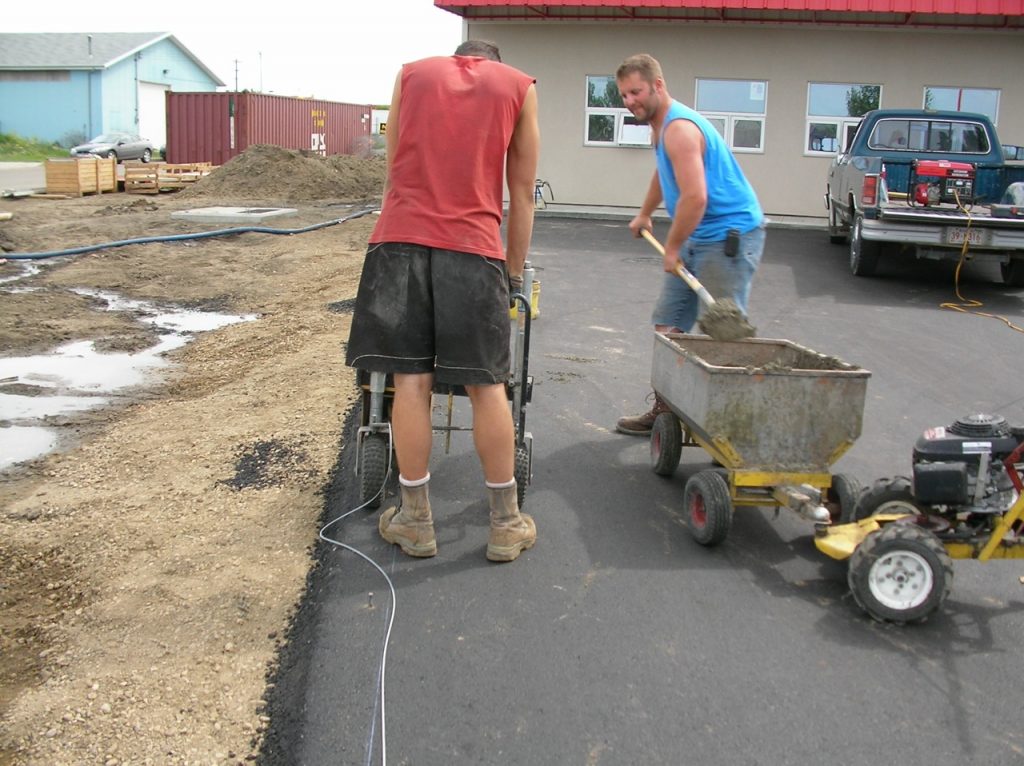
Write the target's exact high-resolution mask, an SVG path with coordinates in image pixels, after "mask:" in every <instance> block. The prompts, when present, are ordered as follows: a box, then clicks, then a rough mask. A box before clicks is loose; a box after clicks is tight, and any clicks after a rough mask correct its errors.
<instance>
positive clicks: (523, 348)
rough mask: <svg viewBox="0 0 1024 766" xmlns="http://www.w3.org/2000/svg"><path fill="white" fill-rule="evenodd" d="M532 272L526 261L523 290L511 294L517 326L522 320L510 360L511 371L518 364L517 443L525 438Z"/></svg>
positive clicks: (514, 411) (515, 398)
mask: <svg viewBox="0 0 1024 766" xmlns="http://www.w3.org/2000/svg"><path fill="white" fill-rule="evenodd" d="M533 274H534V271H533V267H532V266H531V265H530V262H529V261H527V262H526V263H525V264H524V269H523V275H524V276H525V277H526V279H525V280H524V282H523V290H524V292H521V293H512V295H511V297H512V298H513V299H514V300H515V302H516V304H517V308H518V309H519V311H518V312H517V314H516V325H517V328H519V322H520V320H521V321H522V326H521V329H517V337H516V347H515V358H514V359H513V360H512V364H513V372H515V368H516V367H517V366H518V371H519V375H520V377H519V379H518V380H517V379H516V376H515V375H514V374H513V376H512V383H513V389H512V418H513V421H514V422H515V424H516V431H517V435H518V436H517V445H521V444H522V443H523V441H524V440H525V438H526V437H525V435H526V404H527V400H528V393H529V392H528V390H527V387H528V386H529V385H530V371H529V366H530V325H531V324H532V322H533V305H532V294H533V281H534V280H533ZM526 293H529V295H527V294H526Z"/></svg>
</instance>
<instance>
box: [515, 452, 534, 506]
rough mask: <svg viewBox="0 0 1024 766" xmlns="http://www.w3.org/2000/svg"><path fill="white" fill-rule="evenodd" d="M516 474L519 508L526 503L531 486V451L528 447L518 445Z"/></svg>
mask: <svg viewBox="0 0 1024 766" xmlns="http://www.w3.org/2000/svg"><path fill="white" fill-rule="evenodd" d="M513 470H514V472H515V473H514V476H515V480H516V501H517V502H518V503H519V510H522V509H523V506H524V505H525V504H526V488H527V487H529V486H530V479H531V476H530V453H529V452H527V451H526V447H516V462H515V467H514V468H513Z"/></svg>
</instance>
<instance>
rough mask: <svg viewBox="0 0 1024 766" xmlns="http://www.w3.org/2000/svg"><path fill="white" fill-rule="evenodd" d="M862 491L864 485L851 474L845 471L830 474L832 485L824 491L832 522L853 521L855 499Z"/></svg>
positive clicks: (855, 506) (846, 522) (855, 505)
mask: <svg viewBox="0 0 1024 766" xmlns="http://www.w3.org/2000/svg"><path fill="white" fill-rule="evenodd" d="M863 491H864V487H863V486H861V483H860V482H859V481H857V479H855V478H854V477H853V476H850V475H849V474H845V473H836V474H833V475H832V486H831V487H829V489H828V492H827V493H826V497H825V507H826V508H828V512H829V515H830V516H831V517H832V523H833V524H848V523H850V522H851V521H854V512H855V510H856V508H857V500H858V498H860V493H861V492H863Z"/></svg>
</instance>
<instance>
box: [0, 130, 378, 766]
mask: <svg viewBox="0 0 1024 766" xmlns="http://www.w3.org/2000/svg"><path fill="white" fill-rule="evenodd" d="M383 175H384V166H383V161H381V160H378V159H357V158H329V159H321V158H309V157H305V156H302V155H300V154H298V153H295V152H288V151H285V150H280V149H274V148H271V147H254V148H253V149H250V150H249V151H248V152H246V153H245V154H243V155H240V156H239V157H237V158H235V159H234V160H232V162H230V163H228V164H226V165H224V166H223V167H221V168H219V169H217V170H215V171H214V173H213V174H212V175H210V176H209V177H207V178H206V179H203V180H202V181H200V182H199V183H198V184H196V185H195V187H193V188H190V189H188V190H186V191H181V192H177V193H173V194H170V193H164V194H160V195H158V196H141V195H129V194H125V193H115V194H104V195H101V196H96V195H92V196H86V197H81V198H72V199H20V200H2V201H0V212H11V213H13V217H12V218H11V219H10V220H8V221H4V222H0V249H2V250H4V251H6V252H8V253H10V252H41V251H50V250H57V249H64V248H69V247H73V246H80V245H86V244H95V243H105V242H113V241H118V240H123V239H133V238H137V237H143V236H147V237H148V236H155V235H162V234H179V233H187V232H193V231H197V230H202V229H203V228H204V226H203V225H197V224H191V223H183V222H181V221H177V220H175V219H172V218H171V215H170V214H171V213H172V212H173V211H175V210H181V209H187V208H196V207H209V206H223V205H243V206H260V207H264V206H266V207H276V206H289V207H294V208H296V209H297V211H298V212H297V214H296V215H295V216H292V217H289V218H281V219H276V220H275V221H274V222H273V225H274V226H278V227H281V228H299V227H303V226H307V225H311V224H314V223H321V222H327V221H340V220H341V219H342V218H345V217H346V216H347V215H350V214H352V213H353V212H357V211H360V210H365V209H367V207H369V206H373V205H375V204H378V202H379V195H380V192H381V189H382V186H383ZM373 220H374V218H373V216H366V217H360V218H357V219H354V220H349V221H347V222H344V223H337V224H336V225H331V226H327V227H324V228H321V229H318V230H316V231H313V232H310V233H304V234H298V235H293V236H277V235H268V234H254V233H247V234H232V235H229V236H224V237H215V238H207V239H200V240H188V241H184V242H175V243H155V244H147V245H131V246H126V247H119V248H114V249H104V250H100V251H98V252H96V253H92V254H87V255H78V256H74V257H65V258H59V259H47V260H46V261H38V262H34V263H35V264H36V265H38V266H39V269H38V271H36V270H35V269H26V267H25V265H24V262H14V261H7V262H6V263H0V279H8V280H9V281H5V282H3V283H0V348H2V349H3V351H2V352H0V356H4V357H16V356H24V355H27V354H40V353H46V352H48V351H51V350H53V349H54V348H56V347H58V346H60V345H61V344H65V343H68V342H70V341H76V340H90V341H94V342H95V344H94V345H95V348H96V349H97V350H99V351H101V352H103V353H107V354H113V353H136V352H140V351H141V350H143V349H145V348H147V347H149V346H151V345H152V344H153V342H154V340H155V338H154V332H153V330H152V328H151V327H150V326H148V325H146V324H144V323H142V322H141V321H139V320H140V317H139V316H138V315H137V314H135V313H133V312H131V311H127V312H124V311H122V312H114V311H109V310H108V306H107V304H106V301H104V300H102V299H100V298H97V297H93V296H89V295H83V294H82V293H81V292H79V291H80V290H81V289H82V288H85V289H90V290H93V291H102V292H103V293H104V294H106V293H112V294H115V295H117V296H120V297H124V298H132V299H139V300H144V301H149V302H152V303H155V304H157V305H159V306H176V307H182V306H186V307H190V308H193V309H198V310H216V311H219V312H229V313H235V314H253V315H256V316H257V317H258V318H257V319H255V320H254V321H247V322H240V323H236V324H231V325H229V326H225V327H222V328H221V329H218V330H214V331H209V332H203V333H199V334H197V335H196V336H195V338H194V339H193V340H192V341H191V342H190V343H188V344H187V345H185V346H184V347H183V348H181V349H178V350H176V351H173V352H170V353H169V354H167V359H168V361H169V362H170V365H169V367H168V368H167V370H166V371H165V372H163V373H162V374H161V375H159V376H156V375H154V376H152V377H151V378H150V379H149V380H147V382H146V383H145V384H144V385H142V386H139V387H137V388H134V389H132V390H131V391H129V392H127V393H122V394H121V395H118V396H116V397H114V398H113V399H114V401H113V402H112V404H111V405H110V406H108V407H106V408H103V409H101V410H94V411H89V412H87V413H83V414H80V415H75V416H62V417H60V418H52V419H51V420H50V422H49V423H48V425H49V426H51V427H52V428H54V429H55V430H56V431H57V432H58V433H59V434H60V446H59V448H58V450H57V451H56V452H54V453H52V454H50V455H48V456H46V457H43V458H39V459H37V460H34V461H31V462H29V463H25V464H21V465H18V466H15V467H14V468H11V469H8V470H6V471H4V472H2V473H0V508H2V509H3V510H2V511H0V538H2V539H3V541H4V544H3V546H2V549H0V716H2V719H0V721H2V725H0V764H4V765H6V764H46V765H47V766H53V765H56V764H76V765H77V764H105V765H106V766H113V765H114V764H234V763H245V762H251V761H254V760H256V759H257V758H258V757H259V753H260V750H261V744H262V733H263V732H264V730H265V727H266V723H267V718H266V716H265V710H264V694H265V692H266V690H267V683H268V681H267V679H268V677H269V674H271V673H272V672H273V669H274V665H275V658H276V657H277V654H278V651H279V649H280V647H281V645H282V643H283V642H284V641H285V640H286V639H287V635H288V629H289V624H290V619H291V617H292V615H293V614H294V611H295V608H296V605H297V603H298V601H299V599H300V598H301V596H302V594H303V592H304V588H305V583H306V578H307V576H308V574H309V571H310V568H311V566H312V564H313V560H312V551H313V547H314V545H315V542H316V538H317V530H318V523H319V521H320V518H321V515H322V511H323V506H324V493H325V490H326V488H327V487H328V486H329V485H330V483H331V481H332V478H333V474H332V472H333V471H334V470H335V467H336V463H337V457H338V452H339V448H340V439H341V433H342V428H343V423H344V419H345V416H346V413H347V411H348V410H349V409H350V407H351V405H352V402H353V401H354V399H355V386H354V381H353V377H352V375H351V371H350V370H349V369H348V368H346V367H345V366H344V363H343V353H342V352H343V346H344V342H345V339H346V338H347V334H348V325H349V319H350V311H351V299H352V298H353V297H354V295H355V291H356V286H357V283H358V277H359V272H360V269H361V266H362V256H363V252H364V251H365V245H366V240H367V237H368V235H369V232H370V230H371V228H372V225H373ZM205 228H206V229H215V228H223V227H222V226H214V225H211V226H206V227H205ZM48 393H52V390H51V389H47V388H44V387H42V386H39V385H35V384H34V383H33V382H32V380H29V379H20V378H19V379H18V380H15V381H11V380H7V381H6V382H0V394H20V395H39V396H44V395H47V394H48ZM12 424H13V423H12V422H11V421H10V419H9V418H6V416H5V415H4V414H3V412H2V411H0V427H8V426H11V425H12Z"/></svg>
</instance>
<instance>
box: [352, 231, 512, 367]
mask: <svg viewBox="0 0 1024 766" xmlns="http://www.w3.org/2000/svg"><path fill="white" fill-rule="evenodd" d="M510 337H511V330H510V321H509V315H508V272H507V269H506V267H505V262H504V261H499V260H496V259H493V258H486V257H484V256H482V255H476V254H474V253H461V252H457V251H455V250H441V249H438V248H431V247H424V246H422V245H412V244H406V243H399V242H384V243H380V244H372V245H370V247H369V249H368V250H367V251H366V258H365V260H364V261H363V273H362V276H361V277H360V281H359V292H358V294H357V295H356V306H355V312H354V314H353V316H352V329H351V331H350V333H349V340H348V348H347V350H346V352H345V361H346V363H347V364H348V365H349V366H351V367H358V368H360V369H363V370H369V371H371V372H388V373H428V372H432V373H434V379H435V381H436V382H438V383H449V384H452V385H466V386H474V385H476V386H479V385H489V384H493V383H504V382H505V381H506V380H508V377H509V373H510V368H511V354H510V352H509V341H510Z"/></svg>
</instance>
